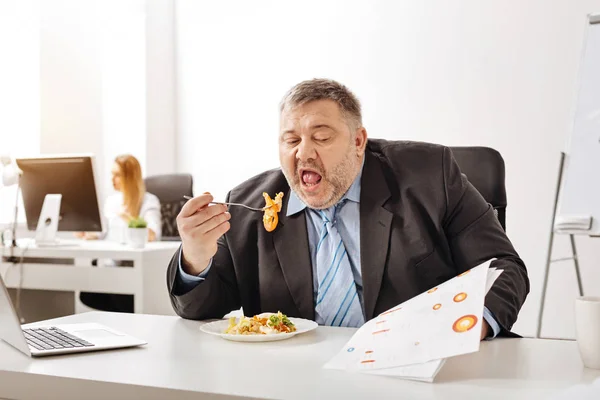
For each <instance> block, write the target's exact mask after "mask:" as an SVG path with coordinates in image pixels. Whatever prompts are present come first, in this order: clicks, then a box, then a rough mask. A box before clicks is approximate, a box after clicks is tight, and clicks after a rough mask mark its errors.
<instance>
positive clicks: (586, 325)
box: [575, 296, 600, 369]
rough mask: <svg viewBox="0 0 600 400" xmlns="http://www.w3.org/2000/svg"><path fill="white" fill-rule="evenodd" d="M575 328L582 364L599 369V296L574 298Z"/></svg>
mask: <svg viewBox="0 0 600 400" xmlns="http://www.w3.org/2000/svg"><path fill="white" fill-rule="evenodd" d="M575 330H576V337H577V345H578V346H579V354H580V355H581V359H582V360H583V365H585V366H586V367H588V368H593V369H600V297H591V296H584V297H578V298H576V299H575Z"/></svg>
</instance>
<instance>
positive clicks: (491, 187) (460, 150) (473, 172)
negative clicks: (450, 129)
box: [450, 146, 507, 231]
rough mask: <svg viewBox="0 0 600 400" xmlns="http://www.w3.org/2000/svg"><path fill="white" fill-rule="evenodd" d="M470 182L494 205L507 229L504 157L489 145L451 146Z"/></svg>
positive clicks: (501, 222) (496, 212)
mask: <svg viewBox="0 0 600 400" xmlns="http://www.w3.org/2000/svg"><path fill="white" fill-rule="evenodd" d="M450 149H451V150H452V153H453V154H454V158H455V159H456V162H457V163H458V166H459V167H460V169H461V171H462V173H463V174H465V175H466V176H467V179H469V182H471V184H472V185H473V186H475V189H477V190H478V191H479V193H481V195H482V196H483V198H484V199H485V200H486V201H487V202H488V203H490V204H491V205H492V207H493V208H494V213H495V214H496V217H498V220H499V221H500V225H502V229H504V230H505V231H506V205H507V204H506V186H505V169H504V159H503V158H502V156H501V155H500V153H498V151H496V150H494V149H492V148H489V147H477V146H474V147H450Z"/></svg>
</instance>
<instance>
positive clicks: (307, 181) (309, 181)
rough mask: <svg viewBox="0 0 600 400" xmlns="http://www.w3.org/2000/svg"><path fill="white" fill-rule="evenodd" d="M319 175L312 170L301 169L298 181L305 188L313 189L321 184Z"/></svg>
mask: <svg viewBox="0 0 600 400" xmlns="http://www.w3.org/2000/svg"><path fill="white" fill-rule="evenodd" d="M321 179H322V177H321V175H320V174H319V173H318V172H317V171H315V170H312V169H301V170H300V180H301V181H302V186H304V187H305V188H314V187H315V186H317V185H318V184H319V183H320V182H321Z"/></svg>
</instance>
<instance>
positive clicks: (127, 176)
mask: <svg viewBox="0 0 600 400" xmlns="http://www.w3.org/2000/svg"><path fill="white" fill-rule="evenodd" d="M111 173H112V184H113V188H114V189H115V191H116V193H114V194H112V195H110V196H109V197H107V198H106V201H105V203H104V210H103V217H104V220H105V221H106V224H107V230H106V232H104V233H103V235H102V236H103V239H105V240H110V241H115V242H119V243H125V242H126V239H127V227H128V225H129V221H130V220H131V219H132V218H137V217H142V218H143V219H144V220H145V221H146V223H147V226H148V241H150V242H152V241H155V240H160V237H161V215H160V202H159V200H158V198H157V197H156V196H155V195H153V194H152V193H148V192H146V186H145V185H144V180H143V179H142V168H141V166H140V163H139V162H138V160H137V159H136V158H135V157H134V156H132V155H129V154H125V155H120V156H118V157H117V158H116V159H115V163H114V164H113V167H112V169H111ZM77 236H78V237H80V238H84V239H88V240H93V239H99V238H100V236H99V235H98V234H95V233H91V232H80V233H78V234H77ZM117 265H118V264H117ZM80 299H81V301H82V302H83V303H84V304H85V305H87V306H89V307H92V308H95V309H99V310H104V311H116V312H133V295H123V294H108V293H88V292H81V294H80Z"/></svg>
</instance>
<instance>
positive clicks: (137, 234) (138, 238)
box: [127, 228, 148, 249]
mask: <svg viewBox="0 0 600 400" xmlns="http://www.w3.org/2000/svg"><path fill="white" fill-rule="evenodd" d="M147 241H148V228H127V242H128V243H129V246H131V247H133V248H136V249H143V248H144V247H145V246H146V242H147Z"/></svg>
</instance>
